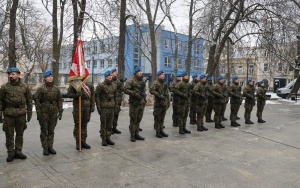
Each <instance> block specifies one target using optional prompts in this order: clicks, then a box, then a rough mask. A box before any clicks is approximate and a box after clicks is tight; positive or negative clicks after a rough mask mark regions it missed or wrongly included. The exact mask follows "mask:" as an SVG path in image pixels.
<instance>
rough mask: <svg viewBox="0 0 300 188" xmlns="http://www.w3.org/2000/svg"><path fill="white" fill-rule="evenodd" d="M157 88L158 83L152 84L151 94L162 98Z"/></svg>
mask: <svg viewBox="0 0 300 188" xmlns="http://www.w3.org/2000/svg"><path fill="white" fill-rule="evenodd" d="M157 86H158V85H157V83H156V82H154V83H153V84H152V86H151V87H150V90H149V92H150V94H152V95H154V96H156V97H161V95H160V94H159V93H158V92H157Z"/></svg>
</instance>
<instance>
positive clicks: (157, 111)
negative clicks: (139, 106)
mask: <svg viewBox="0 0 300 188" xmlns="http://www.w3.org/2000/svg"><path fill="white" fill-rule="evenodd" d="M166 112H167V107H166V106H154V111H153V116H154V129H155V130H156V131H162V130H163V129H164V121H165V116H166Z"/></svg>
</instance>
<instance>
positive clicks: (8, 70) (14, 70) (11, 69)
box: [7, 67, 21, 74]
mask: <svg viewBox="0 0 300 188" xmlns="http://www.w3.org/2000/svg"><path fill="white" fill-rule="evenodd" d="M12 72H16V73H18V74H20V73H21V72H20V69H18V68H17V67H11V68H9V69H7V74H10V73H12Z"/></svg>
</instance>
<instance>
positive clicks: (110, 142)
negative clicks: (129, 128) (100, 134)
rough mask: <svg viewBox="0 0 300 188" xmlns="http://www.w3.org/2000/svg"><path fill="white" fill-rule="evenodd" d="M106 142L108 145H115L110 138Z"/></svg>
mask: <svg viewBox="0 0 300 188" xmlns="http://www.w3.org/2000/svg"><path fill="white" fill-rule="evenodd" d="M106 142H107V144H108V145H115V143H114V142H113V141H111V139H110V138H107V139H106Z"/></svg>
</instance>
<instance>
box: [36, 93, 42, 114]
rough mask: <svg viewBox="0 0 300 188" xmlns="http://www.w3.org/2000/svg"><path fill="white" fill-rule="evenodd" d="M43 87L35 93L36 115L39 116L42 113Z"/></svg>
mask: <svg viewBox="0 0 300 188" xmlns="http://www.w3.org/2000/svg"><path fill="white" fill-rule="evenodd" d="M41 93H42V92H41V87H39V88H38V89H37V90H36V92H35V93H34V103H35V109H36V113H37V114H39V113H40V111H41V102H40V99H41Z"/></svg>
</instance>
